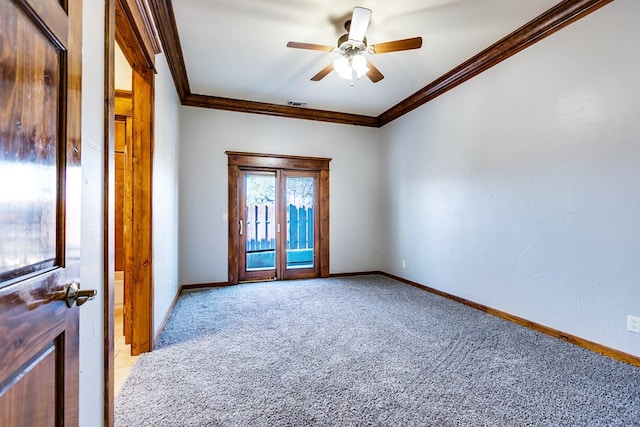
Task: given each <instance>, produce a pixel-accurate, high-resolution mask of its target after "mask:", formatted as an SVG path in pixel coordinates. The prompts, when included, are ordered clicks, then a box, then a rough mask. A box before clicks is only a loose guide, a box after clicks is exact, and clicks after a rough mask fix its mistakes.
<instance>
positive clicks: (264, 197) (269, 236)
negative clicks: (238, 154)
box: [244, 173, 276, 271]
mask: <svg viewBox="0 0 640 427" xmlns="http://www.w3.org/2000/svg"><path fill="white" fill-rule="evenodd" d="M245 179H246V181H245V189H246V196H245V197H246V199H245V202H246V203H245V216H244V217H245V219H246V223H245V228H246V230H245V242H246V257H247V258H246V270H247V271H257V270H272V269H275V268H276V175H275V173H255V174H247V175H246V178H245Z"/></svg>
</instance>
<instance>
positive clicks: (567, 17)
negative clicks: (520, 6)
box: [378, 0, 613, 127]
mask: <svg viewBox="0 0 640 427" xmlns="http://www.w3.org/2000/svg"><path fill="white" fill-rule="evenodd" d="M611 1H613V0H565V1H563V2H561V3H559V4H558V5H556V6H555V7H553V8H551V9H549V10H548V11H546V12H545V13H543V14H542V15H540V16H538V17H537V18H535V19H534V20H532V21H530V22H529V23H527V24H525V25H524V26H522V27H520V28H519V29H518V30H516V31H514V32H513V33H511V34H509V35H508V36H506V37H505V38H503V39H502V40H500V41H498V42H496V43H494V44H493V45H491V46H489V47H488V48H486V49H485V50H483V51H482V52H480V53H478V54H477V55H475V56H473V57H472V58H470V59H468V60H467V61H465V62H463V63H462V64H460V65H458V66H457V67H456V68H454V69H453V70H451V71H449V72H448V73H446V74H444V75H443V76H441V77H440V78H438V79H436V80H434V81H433V82H432V83H430V84H428V85H427V86H425V87H423V88H422V89H420V90H419V91H417V92H416V93H414V94H413V95H411V96H409V97H408V98H406V99H404V100H403V101H401V102H399V103H398V104H396V105H395V106H393V107H391V108H390V109H388V110H387V111H385V112H384V113H382V114H381V115H380V116H378V121H379V125H380V127H382V126H384V125H386V124H387V123H389V122H391V121H393V120H395V119H397V118H399V117H402V116H404V115H405V114H407V113H408V112H410V111H412V110H415V109H416V108H418V107H420V106H422V105H424V104H426V103H427V102H429V101H431V100H432V99H435V98H437V97H438V96H440V95H442V94H444V93H446V92H448V91H450V90H451V89H453V88H455V87H456V86H458V85H460V84H462V83H464V82H466V81H467V80H469V79H471V78H473V77H475V76H477V75H478V74H480V73H482V72H484V71H486V70H488V69H489V68H491V67H493V66H494V65H496V64H499V63H500V62H502V61H504V60H505V59H507V58H510V57H511V56H513V55H515V54H516V53H518V52H520V51H521V50H523V49H526V48H527V47H529V46H531V45H533V44H535V43H537V42H539V41H540V40H542V39H544V38H545V37H548V36H550V35H551V34H553V33H555V32H556V31H558V30H560V29H562V28H564V27H566V26H567V25H569V24H571V23H572V22H575V21H577V20H579V19H581V18H584V17H585V16H587V15H588V14H590V13H591V12H593V11H595V10H597V9H599V8H601V7H602V6H604V5H606V4H607V3H610V2H611Z"/></svg>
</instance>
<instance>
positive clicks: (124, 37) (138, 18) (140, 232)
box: [103, 0, 160, 426]
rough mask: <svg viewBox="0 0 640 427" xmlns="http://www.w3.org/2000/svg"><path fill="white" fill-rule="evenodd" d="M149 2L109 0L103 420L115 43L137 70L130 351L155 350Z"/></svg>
mask: <svg viewBox="0 0 640 427" xmlns="http://www.w3.org/2000/svg"><path fill="white" fill-rule="evenodd" d="M152 23H153V19H151V17H150V13H149V8H148V5H147V3H146V1H145V0H105V34H104V40H105V41H104V43H105V45H104V46H105V79H104V85H105V117H104V124H105V130H104V135H105V142H104V149H105V155H104V159H105V160H104V173H105V175H104V206H103V208H104V212H103V215H104V218H105V221H104V230H103V231H104V272H103V273H104V314H103V315H104V383H105V394H104V420H103V421H104V424H105V425H106V426H113V423H114V419H113V412H114V398H115V393H114V351H113V342H114V333H113V329H114V325H113V322H114V321H113V311H114V268H115V234H114V229H115V227H114V216H115V215H114V210H115V125H114V121H115V112H114V104H115V77H114V75H115V56H114V50H115V42H116V41H117V42H118V45H119V46H120V48H121V49H122V52H123V53H124V56H125V58H126V59H127V61H128V62H129V64H131V68H132V69H133V77H132V87H133V91H132V92H133V110H132V123H133V132H132V133H133V140H132V144H131V145H132V146H131V159H132V161H131V170H127V171H126V172H125V173H127V174H128V176H129V178H130V181H131V188H130V190H131V198H130V200H127V201H125V203H130V207H129V208H127V206H126V205H125V209H130V211H131V221H130V223H129V224H127V225H128V227H129V229H130V230H132V231H134V230H135V231H134V232H131V233H128V235H127V239H126V241H125V253H126V255H125V271H126V274H127V277H125V281H127V286H129V291H130V295H131V299H132V305H133V313H132V330H133V333H132V342H131V352H132V354H140V353H143V352H146V351H151V349H152V348H153V339H154V338H153V276H152V273H153V257H152V177H153V174H152V172H153V130H154V77H155V55H156V54H158V53H160V42H159V41H158V38H157V35H156V31H155V28H154V27H153V24H152Z"/></svg>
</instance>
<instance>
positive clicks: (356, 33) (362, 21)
mask: <svg viewBox="0 0 640 427" xmlns="http://www.w3.org/2000/svg"><path fill="white" fill-rule="evenodd" d="M370 19H371V9H366V8H364V7H358V6H356V7H354V8H353V15H351V27H349V40H355V41H357V42H361V41H362V40H364V33H366V32H367V27H368V26H369V20H370Z"/></svg>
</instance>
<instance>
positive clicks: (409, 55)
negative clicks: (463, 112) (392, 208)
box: [173, 0, 559, 116]
mask: <svg viewBox="0 0 640 427" xmlns="http://www.w3.org/2000/svg"><path fill="white" fill-rule="evenodd" d="M557 3H559V1H558V0H394V1H393V2H390V1H388V0H385V1H382V0H361V1H358V2H357V3H353V4H351V3H348V2H344V1H338V0H175V1H174V2H173V9H174V14H175V18H176V23H177V27H178V34H179V37H180V43H181V45H182V51H183V55H184V61H185V66H186V70H187V76H188V79H189V84H190V88H191V92H192V93H194V94H200V95H212V96H219V97H225V98H233V99H239V100H247V101H258V102H267V103H272V104H281V105H284V104H286V103H287V101H288V100H294V101H303V102H307V107H308V108H314V109H321V110H330V111H338V112H344V113H354V114H362V115H368V116H377V115H379V114H381V113H382V112H384V111H385V110H387V109H388V108H390V107H392V106H393V105H395V104H397V103H398V102H400V101H402V100H403V99H405V98H406V97H408V96H410V95H412V94H413V93H414V92H416V91H417V90H419V89H421V88H422V87H424V86H426V85H427V84H428V83H430V82H432V81H433V80H435V79H436V78H437V77H439V76H441V75H442V74H444V73H445V72H447V71H449V70H451V69H452V68H454V67H455V66H457V65H459V64H460V63H462V62H464V61H465V60H466V59H468V58H470V57H471V56H473V55H475V54H476V53H478V52H480V51H481V50H483V49H484V48H486V47H488V46H490V45H491V44H493V43H494V42H496V41H498V40H499V39H501V38H503V37H504V36H506V35H508V34H509V33H511V32H512V31H514V30H516V29H517V28H519V27H521V26H522V25H524V24H525V23H527V22H529V21H531V20H532V19H534V18H535V17H537V16H538V15H540V14H541V13H543V12H545V11H546V10H548V9H550V8H551V7H553V6H554V5H556V4H557ZM354 6H363V7H367V8H369V9H372V10H373V15H372V18H371V22H370V25H369V28H368V30H367V33H366V36H367V39H368V41H369V44H376V43H381V42H386V41H391V40H396V39H403V38H409V37H416V36H421V37H422V38H423V45H422V48H421V49H417V50H412V51H402V52H393V53H387V54H382V55H375V56H370V57H369V60H370V61H371V62H372V63H373V64H374V65H375V66H376V67H377V68H378V69H379V70H380V71H381V72H382V73H383V74H384V75H385V78H384V79H383V80H382V81H380V82H378V83H375V84H374V83H372V82H371V81H369V80H368V79H367V78H366V77H363V78H362V79H361V80H360V81H358V82H356V84H355V85H354V86H353V87H351V86H350V82H349V81H348V80H344V79H342V78H340V77H339V76H338V75H337V74H336V73H331V74H329V75H328V76H327V77H326V78H324V79H323V80H322V81H320V82H313V81H310V78H311V77H312V76H313V75H315V74H316V73H317V72H318V71H320V70H321V69H322V68H324V67H325V66H326V65H328V64H329V63H330V62H331V61H332V60H333V59H336V58H337V57H338V56H337V54H332V53H328V52H319V51H311V50H300V49H289V48H287V47H286V44H287V42H288V41H299V42H308V43H315V44H324V45H330V46H335V44H336V41H337V39H338V37H339V36H341V35H342V34H344V33H345V30H344V27H343V25H344V22H345V21H346V20H347V19H349V17H350V16H351V12H352V10H353V7H354Z"/></svg>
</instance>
